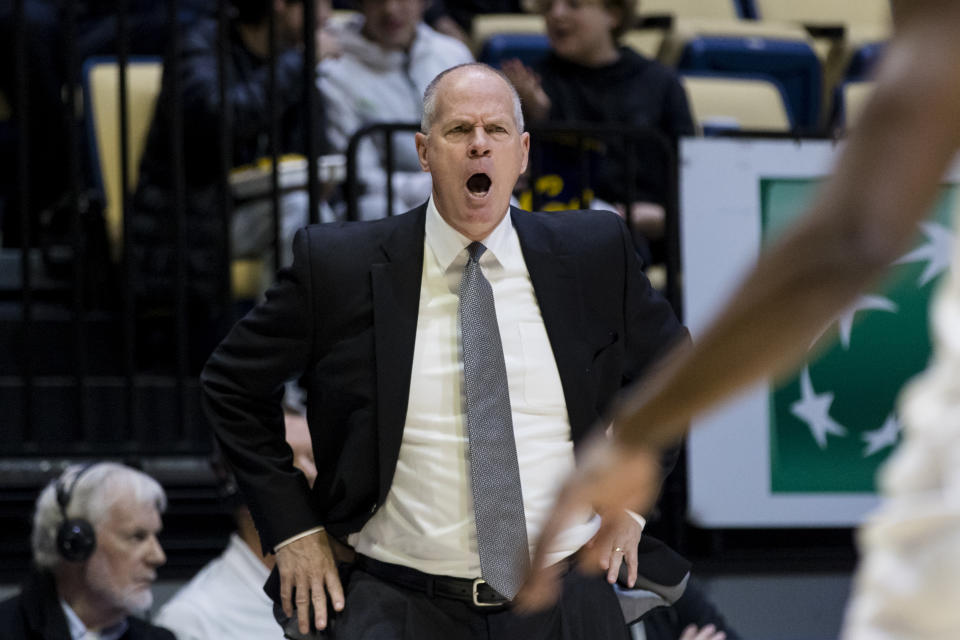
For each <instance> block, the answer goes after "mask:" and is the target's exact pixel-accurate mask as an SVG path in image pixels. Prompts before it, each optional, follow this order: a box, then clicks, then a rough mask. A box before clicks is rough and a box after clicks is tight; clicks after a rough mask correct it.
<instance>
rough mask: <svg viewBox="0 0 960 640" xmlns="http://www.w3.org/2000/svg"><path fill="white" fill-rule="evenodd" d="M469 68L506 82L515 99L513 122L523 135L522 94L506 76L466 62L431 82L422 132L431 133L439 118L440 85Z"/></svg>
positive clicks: (421, 119)
mask: <svg viewBox="0 0 960 640" xmlns="http://www.w3.org/2000/svg"><path fill="white" fill-rule="evenodd" d="M467 67H474V68H477V69H480V70H482V71H488V72H490V73H493V74H495V75H497V76H499V77H500V79H501V80H503V81H504V83H505V84H506V85H507V87H508V88H509V89H510V95H511V96H512V98H513V120H514V122H516V123H517V132H518V133H523V107H522V105H521V103H520V94H519V93H517V90H516V88H515V87H514V86H513V83H512V82H510V78H508V77H507V76H506V74H504V73H503V72H502V71H500V70H498V69H494V68H493V67H491V66H490V65H488V64H484V63H482V62H464V63H463V64H458V65H457V66H455V67H450V68H449V69H447V70H446V71H441V72H440V73H439V74H437V77H436V78H434V79H433V80H431V81H430V84H428V85H427V88H426V90H425V91H424V92H423V115H422V116H420V132H421V133H430V127H432V126H433V121H434V119H435V118H436V117H437V88H438V87H439V85H440V81H441V80H443V78H444V77H445V76H446V75H447V74H448V73H450V72H451V71H456V70H458V69H464V68H467Z"/></svg>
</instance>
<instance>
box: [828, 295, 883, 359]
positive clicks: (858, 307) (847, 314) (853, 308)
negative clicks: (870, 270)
mask: <svg viewBox="0 0 960 640" xmlns="http://www.w3.org/2000/svg"><path fill="white" fill-rule="evenodd" d="M897 310H898V307H897V303H896V302H894V301H893V300H891V299H889V298H884V297H883V296H871V295H866V296H860V297H859V298H857V301H856V302H854V303H853V304H852V305H850V306H849V307H848V308H847V309H846V310H845V311H843V312H842V313H841V314H840V315H839V316H837V318H836V320H835V322H836V323H837V330H838V331H839V332H840V344H841V345H842V346H843V348H844V349H849V348H850V335H851V334H852V333H853V318H854V316H855V315H856V314H857V312H858V311H887V312H889V313H896V312H897ZM832 324H833V322H831V323H830V324H828V325H827V326H826V327H824V328H823V331H821V332H820V335H818V336H817V337H816V339H814V341H813V342H812V343H811V344H810V346H811V347H812V346H813V345H815V344H816V343H817V342H818V341H819V340H820V338H822V337H823V334H824V333H826V331H827V329H829V328H830V326H831V325H832Z"/></svg>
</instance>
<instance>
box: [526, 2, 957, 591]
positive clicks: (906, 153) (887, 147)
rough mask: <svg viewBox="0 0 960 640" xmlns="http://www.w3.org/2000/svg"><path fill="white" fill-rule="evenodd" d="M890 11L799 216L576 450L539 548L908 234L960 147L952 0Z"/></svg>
mask: <svg viewBox="0 0 960 640" xmlns="http://www.w3.org/2000/svg"><path fill="white" fill-rule="evenodd" d="M895 16H896V24H897V31H896V35H895V37H894V39H893V40H892V41H891V43H890V44H889V45H888V47H887V51H886V56H885V59H884V62H883V63H882V65H881V68H880V69H879V73H878V76H877V79H876V80H877V81H876V85H875V86H876V89H875V91H874V95H873V97H872V99H871V100H870V101H869V104H868V105H867V106H866V108H865V109H864V111H863V113H862V115H861V116H860V119H859V120H858V121H857V123H856V126H855V127H854V129H853V131H852V132H851V134H850V136H849V138H848V140H847V142H846V144H845V147H844V149H843V151H842V152H841V155H840V158H839V160H838V162H837V165H836V167H835V172H834V174H833V175H832V176H831V177H830V178H829V179H828V180H827V182H826V183H825V185H824V186H823V188H822V189H821V190H820V191H819V193H818V196H817V197H816V199H815V202H814V204H813V205H812V206H811V207H810V209H809V211H808V212H807V215H806V216H804V217H803V219H802V220H801V221H800V222H799V223H797V224H796V225H795V226H794V227H793V228H792V229H791V230H790V231H788V232H787V233H786V234H785V235H784V237H783V238H782V239H781V240H780V241H779V242H777V243H776V244H775V245H774V246H773V247H771V248H770V250H768V251H766V252H765V253H764V254H763V255H762V256H761V257H760V258H759V260H758V262H757V264H756V267H755V268H754V269H753V270H752V271H751V272H750V274H749V275H748V276H747V277H746V279H745V281H744V282H743V284H742V285H741V286H740V287H739V289H738V290H737V291H736V293H735V294H734V295H733V296H732V297H731V299H730V301H729V302H728V304H727V305H726V306H725V307H724V308H723V309H722V311H721V312H720V313H719V315H718V316H717V318H716V320H715V321H714V322H713V324H712V325H711V326H710V327H709V328H708V329H707V330H706V331H705V332H704V333H703V334H702V335H701V336H700V337H699V338H698V339H697V341H696V342H695V344H694V346H693V347H692V348H689V349H684V350H681V351H678V353H677V354H676V355H675V357H674V358H672V359H668V364H667V365H665V366H664V367H663V368H661V369H659V370H658V371H657V372H656V374H654V375H653V376H651V377H650V378H648V379H647V380H645V381H642V382H641V384H640V385H638V386H637V387H635V388H634V389H632V390H631V391H630V392H629V393H628V394H627V395H626V396H625V397H624V398H623V399H622V400H621V402H620V404H619V406H618V407H617V409H616V411H615V415H614V420H613V424H614V427H613V438H601V437H596V438H595V441H594V442H593V443H592V444H591V446H590V447H588V448H587V450H586V452H585V453H584V455H583V456H582V457H581V458H580V461H579V464H578V469H577V472H576V474H575V476H574V477H572V478H571V480H570V481H569V482H568V483H567V486H566V488H565V489H564V491H563V492H562V493H561V497H560V500H559V502H558V505H557V508H556V510H555V511H554V513H553V515H552V516H551V518H550V521H549V522H548V524H547V526H546V527H545V528H544V533H543V536H542V537H541V546H543V545H544V543H545V542H548V541H549V539H550V538H551V536H552V535H554V532H555V531H557V530H558V529H559V527H560V526H561V525H562V523H563V522H564V521H565V520H566V518H567V516H568V514H570V513H573V512H574V510H575V509H577V508H579V507H580V506H581V505H583V504H592V505H593V506H594V508H613V507H622V506H627V507H631V508H637V509H640V510H641V511H642V510H643V509H644V508H646V507H647V506H649V503H650V502H651V501H652V500H653V499H654V498H655V497H656V491H657V488H658V478H657V474H656V470H657V465H656V464H655V463H656V460H657V456H658V452H659V451H660V449H662V448H663V447H665V446H668V445H670V444H673V443H675V442H676V441H677V440H678V439H679V438H681V437H682V436H683V435H684V433H685V430H686V426H687V424H688V423H689V420H690V419H691V418H692V417H693V416H695V415H697V414H699V413H701V412H703V411H704V410H706V409H709V408H710V407H712V406H714V405H716V404H717V403H718V402H719V401H721V400H723V399H725V398H727V397H729V396H730V395H731V394H733V393H734V392H736V391H738V390H741V389H743V388H744V387H745V386H747V385H749V384H750V383H754V382H756V381H758V380H760V379H763V378H764V377H768V376H776V375H781V374H783V373H785V372H786V371H789V370H790V369H791V368H793V367H795V366H796V365H797V364H798V363H799V362H800V361H801V360H802V359H803V358H804V357H805V356H806V355H807V351H808V347H809V345H810V344H811V343H812V342H813V341H814V340H815V339H816V337H817V336H818V335H820V333H821V332H822V330H823V329H824V327H826V325H827V324H828V323H829V322H830V321H831V320H832V319H833V318H835V317H836V316H837V314H838V313H839V312H841V311H842V310H843V309H844V308H845V307H846V306H848V305H849V304H850V303H851V302H852V301H853V300H854V298H855V297H856V296H857V294H858V293H859V292H860V291H862V290H863V289H864V288H866V287H867V286H869V285H870V284H871V283H873V282H874V281H875V280H876V279H877V278H878V277H879V276H880V275H881V274H882V273H883V271H884V270H885V268H886V267H887V266H888V265H889V263H890V262H891V261H893V260H894V259H896V258H897V257H899V255H901V252H902V251H904V250H905V249H906V247H907V245H908V243H909V242H910V241H911V240H912V239H913V238H914V237H915V232H916V226H917V223H918V222H919V221H921V220H922V219H923V218H924V217H925V216H926V214H927V212H928V211H929V209H930V207H931V206H932V204H933V202H934V200H935V197H936V195H937V191H938V187H939V184H940V180H941V177H942V175H943V173H944V172H945V170H946V168H947V166H948V164H949V163H950V160H951V158H952V157H953V155H954V153H955V152H956V150H957V148H958V146H960V117H958V114H960V38H957V37H956V34H957V33H958V31H960V2H956V1H955V0H908V1H907V2H902V3H900V4H899V5H895ZM538 556H539V553H538ZM536 560H537V559H535V564H534V565H533V566H534V567H537V566H539V565H538V564H537V562H536ZM545 577H546V578H549V575H548V574H545V573H543V572H541V573H540V574H534V575H533V577H532V579H531V582H530V584H529V587H528V589H526V590H525V592H523V593H521V596H520V599H521V601H522V602H524V603H525V604H528V605H530V606H531V607H534V606H537V605H538V604H542V603H543V602H544V601H546V600H547V599H549V598H551V597H553V595H554V593H553V592H552V591H551V590H550V589H552V588H553V587H552V584H551V581H550V580H548V579H547V580H544V579H543V578H545Z"/></svg>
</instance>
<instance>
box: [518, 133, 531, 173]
mask: <svg viewBox="0 0 960 640" xmlns="http://www.w3.org/2000/svg"><path fill="white" fill-rule="evenodd" d="M520 148H521V149H522V153H523V161H522V162H521V163H520V173H523V172H524V171H526V170H527V161H528V160H529V159H530V133H529V132H527V131H524V132H523V133H521V134H520Z"/></svg>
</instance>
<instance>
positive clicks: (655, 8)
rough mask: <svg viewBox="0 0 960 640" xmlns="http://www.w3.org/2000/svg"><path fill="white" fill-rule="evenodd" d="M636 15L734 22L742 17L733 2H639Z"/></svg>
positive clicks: (722, 0) (738, 8) (644, 0)
mask: <svg viewBox="0 0 960 640" xmlns="http://www.w3.org/2000/svg"><path fill="white" fill-rule="evenodd" d="M638 5H639V9H638V14H639V15H640V16H641V18H642V17H644V16H661V15H663V16H672V17H674V18H708V19H713V20H736V19H737V18H740V17H743V15H742V14H741V8H740V7H739V5H738V3H737V2H735V0H641V1H640V2H638Z"/></svg>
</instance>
